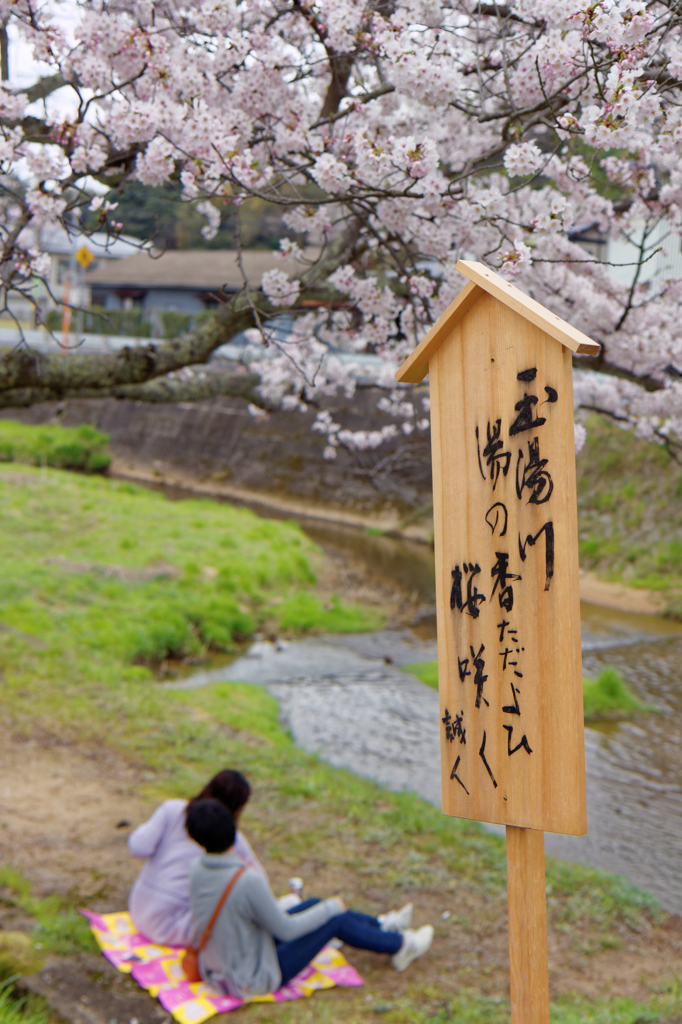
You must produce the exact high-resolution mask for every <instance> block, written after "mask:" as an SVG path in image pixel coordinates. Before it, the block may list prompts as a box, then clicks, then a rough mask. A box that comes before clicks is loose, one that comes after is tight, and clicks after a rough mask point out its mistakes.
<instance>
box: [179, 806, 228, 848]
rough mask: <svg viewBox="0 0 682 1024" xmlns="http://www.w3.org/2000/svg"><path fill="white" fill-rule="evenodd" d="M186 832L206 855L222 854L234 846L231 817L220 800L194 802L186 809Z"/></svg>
mask: <svg viewBox="0 0 682 1024" xmlns="http://www.w3.org/2000/svg"><path fill="white" fill-rule="evenodd" d="M187 832H188V833H189V835H190V836H191V838H192V839H193V840H194V842H195V843H198V844H199V846H203V848H204V849H205V850H206V852H207V853H224V852H225V850H229V848H230V847H231V846H233V845H234V837H235V835H236V829H235V827H234V821H233V820H232V815H231V814H230V812H229V811H228V809H227V807H226V806H225V804H223V803H221V802H220V800H211V799H209V800H195V801H193V803H191V804H190V806H189V807H188V808H187Z"/></svg>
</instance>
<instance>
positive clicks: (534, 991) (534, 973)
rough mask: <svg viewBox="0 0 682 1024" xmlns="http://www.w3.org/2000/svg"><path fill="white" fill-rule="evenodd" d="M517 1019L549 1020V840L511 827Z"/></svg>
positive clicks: (542, 1023) (521, 1023)
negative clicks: (547, 895) (547, 860)
mask: <svg viewBox="0 0 682 1024" xmlns="http://www.w3.org/2000/svg"><path fill="white" fill-rule="evenodd" d="M507 902H508V906H509V979H510V982H511V988H510V995H511V1024H549V975H548V972H547V900H546V897H545V839H544V836H543V834H542V832H534V831H533V829H530V828H514V827H512V826H509V827H508V828H507Z"/></svg>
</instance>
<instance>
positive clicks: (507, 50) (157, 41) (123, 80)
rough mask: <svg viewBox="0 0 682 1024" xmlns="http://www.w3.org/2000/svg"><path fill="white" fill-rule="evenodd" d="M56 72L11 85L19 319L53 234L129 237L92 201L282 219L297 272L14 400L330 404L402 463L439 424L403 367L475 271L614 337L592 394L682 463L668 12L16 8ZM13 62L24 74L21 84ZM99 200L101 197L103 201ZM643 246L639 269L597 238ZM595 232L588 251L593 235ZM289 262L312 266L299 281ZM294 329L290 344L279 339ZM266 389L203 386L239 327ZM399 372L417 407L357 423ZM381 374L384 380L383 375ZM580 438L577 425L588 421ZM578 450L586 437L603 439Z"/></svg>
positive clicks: (329, 428) (29, 373)
mask: <svg viewBox="0 0 682 1024" xmlns="http://www.w3.org/2000/svg"><path fill="white" fill-rule="evenodd" d="M0 8H1V12H0V13H1V14H2V18H3V19H4V23H5V24H6V26H7V31H8V32H9V34H10V38H17V37H18V36H19V35H20V36H21V38H22V39H23V40H24V41H25V44H26V45H30V46H31V47H32V49H33V54H34V59H35V60H36V61H37V62H39V64H40V67H41V68H42V69H43V72H42V74H41V76H39V77H37V79H36V81H35V83H34V84H33V85H31V86H30V87H29V88H25V89H21V90H19V89H17V88H13V87H12V85H11V82H5V83H4V85H3V87H2V89H1V90H0V132H1V138H0V159H1V160H2V178H1V179H0V188H1V190H2V200H1V201H2V218H1V223H0V233H1V236H2V259H1V262H0V279H1V284H2V299H1V300H0V306H3V305H4V308H5V309H6V310H7V309H10V308H11V299H12V295H13V294H16V293H20V294H22V295H24V296H30V295H31V294H32V293H33V287H34V283H35V280H36V278H41V277H42V278H44V276H45V271H46V262H45V261H46V257H45V255H44V254H43V253H41V251H40V229H41V228H42V227H43V226H45V225H53V224H55V223H61V224H62V225H63V226H65V227H66V228H67V230H75V229H76V228H77V227H78V230H82V227H81V223H82V216H83V213H84V211H85V209H86V208H87V209H88V210H89V211H90V212H91V213H94V214H95V215H96V217H97V219H98V230H100V231H106V232H108V233H109V234H110V235H111V236H112V237H115V236H116V235H117V233H119V232H120V231H121V230H122V225H121V223H120V222H118V221H117V220H116V208H115V202H113V201H112V199H111V194H110V192H109V193H108V196H109V198H106V199H104V198H103V197H102V196H101V195H100V194H95V193H96V192H97V189H96V188H95V185H96V184H97V183H99V185H100V186H101V185H104V186H106V188H107V189H109V190H112V189H119V190H123V189H125V188H126V184H127V183H128V182H133V181H137V182H142V183H146V184H150V185H159V184H162V183H168V182H169V183H172V184H174V185H175V186H176V187H177V189H178V193H179V196H180V198H181V200H182V201H184V202H187V203H192V204H194V205H195V207H196V209H197V210H198V211H199V212H200V213H201V214H203V215H204V216H205V218H206V226H205V228H204V234H205V235H206V237H211V236H212V235H214V234H215V232H216V231H217V228H218V225H219V223H220V219H221V216H222V212H223V211H224V209H225V208H227V207H231V208H232V209H233V211H234V212H235V215H236V218H237V223H238V216H239V209H240V206H241V205H242V204H243V203H244V202H245V201H248V199H249V197H252V196H255V197H259V198H260V199H264V200H267V201H268V202H271V203H277V204H279V206H280V207H281V208H282V210H283V220H284V223H285V224H286V227H287V233H288V237H284V238H282V241H281V259H282V268H281V270H275V271H270V272H268V273H267V274H265V275H264V276H263V280H262V282H261V287H260V289H258V290H254V289H249V288H248V287H247V286H246V284H245V287H244V290H243V292H242V293H240V295H239V296H237V297H236V298H232V299H230V300H229V301H226V302H225V303H224V304H223V305H222V306H221V308H220V310H219V312H218V314H217V315H216V317H215V320H214V321H213V322H212V323H211V324H210V325H208V326H205V327H204V328H203V329H201V330H198V331H196V332H194V333H193V334H189V335H185V336H183V337H181V338H178V339H175V340H172V341H169V342H159V343H154V344H150V345H148V346H146V347H143V348H138V349H134V350H133V349H126V350H124V351H122V352H120V353H116V354H106V355H104V354H102V355H79V354H78V353H72V354H71V355H69V356H68V357H64V356H62V355H61V354H60V353H59V352H58V351H57V350H56V348H55V352H54V353H53V354H38V353H35V352H32V351H31V350H30V348H29V347H28V346H27V345H25V344H22V345H20V346H18V347H17V348H16V349H15V350H14V351H13V352H11V353H8V354H6V355H4V356H3V358H2V359H0V405H3V406H11V405H26V404H30V403H32V402H35V401H40V400H44V399H48V398H54V397H63V396H70V395H77V396H86V395H87V396H91V395H102V396H105V395H114V396H119V397H126V396H127V397H137V398H143V399H148V400H157V401H167V400H175V399H176V398H184V399H187V398H202V397H208V396H209V395H214V394H239V395H243V396H244V397H245V398H246V399H248V400H249V401H250V402H251V407H252V408H254V409H256V407H258V406H265V407H267V406H269V405H279V406H283V407H284V408H286V409H292V410H294V409H296V408H302V407H305V406H309V405H310V404H313V405H316V404H317V405H319V407H320V413H319V415H318V417H317V420H316V423H315V429H317V430H319V431H321V432H322V433H323V434H324V435H325V436H326V439H327V448H326V454H327V456H328V457H330V458H333V457H334V455H335V451H336V449H337V448H338V446H339V445H345V446H347V447H356V448H357V447H360V448H362V447H377V446H378V445H379V444H381V443H382V442H383V441H385V440H386V439H387V438H390V437H395V436H396V435H397V434H398V433H402V434H405V435H409V434H411V433H413V432H417V434H418V433H419V432H420V431H423V430H425V429H427V427H428V416H427V412H428V402H427V401H426V400H424V401H422V400H415V398H414V396H410V395H406V394H405V393H404V392H403V391H402V390H401V389H398V388H396V387H395V386H394V383H393V372H394V369H395V365H396V363H397V362H399V361H400V360H401V359H402V358H403V357H404V356H405V355H406V354H407V353H408V352H409V351H411V349H412V348H413V347H414V346H415V345H416V344H417V343H418V342H419V340H420V338H421V337H422V336H423V334H424V332H425V331H426V330H427V329H428V327H429V325H430V324H431V323H432V322H433V321H434V320H435V319H436V318H437V317H438V316H439V315H440V314H441V313H442V311H443V310H444V309H445V308H446V307H447V305H448V304H449V303H450V302H451V301H452V299H453V298H454V297H455V295H456V294H457V292H458V291H459V290H460V288H461V287H462V285H463V283H464V282H463V280H462V278H461V277H460V276H459V274H458V273H457V271H456V270H455V264H456V261H457V259H458V258H460V257H465V258H472V257H473V258H478V259H480V260H483V261H485V262H486V263H488V264H489V265H490V266H492V267H493V268H495V269H498V270H501V271H502V272H503V273H505V274H507V275H509V276H511V277H514V278H515V279H516V283H517V284H518V285H519V286H520V287H521V288H523V289H525V290H526V291H527V292H529V293H530V294H532V295H533V296H534V297H535V298H537V299H538V300H539V301H541V302H543V303H545V304H546V305H547V306H549V307H550V308H552V309H553V310H554V311H555V312H557V313H558V314H559V315H560V316H562V317H564V318H565V319H567V320H569V321H570V322H572V323H573V324H575V325H576V326H577V327H579V328H580V329H581V330H583V331H585V333H587V334H589V335H590V336H591V337H593V338H595V339H596V340H598V341H600V342H601V343H602V351H601V355H600V356H599V357H598V358H597V359H594V360H592V361H591V363H589V362H586V361H585V360H583V361H582V362H580V364H579V369H578V370H577V371H576V375H575V377H576V389H575V390H576V402H577V404H578V405H580V406H581V407H583V408H586V409H597V410H601V411H603V412H606V413H608V414H609V415H611V416H613V417H615V418H616V419H618V420H619V421H621V422H622V423H623V424H625V425H631V426H634V427H635V429H636V430H637V432H638V433H639V434H640V435H642V436H646V437H650V438H653V439H657V440H659V441H662V442H665V443H667V444H668V445H669V446H671V447H672V448H674V449H677V448H678V447H679V441H678V439H679V438H681V437H682V382H681V378H682V327H681V325H680V299H681V297H682V282H681V281H680V280H676V279H674V278H673V279H670V280H669V279H666V277H665V275H660V274H659V275H658V276H657V277H656V278H654V279H653V280H652V278H651V275H650V274H649V272H648V268H649V266H650V265H651V260H652V257H653V256H654V254H655V253H656V252H657V251H658V250H659V249H660V248H661V247H664V248H665V247H668V248H669V249H670V251H671V252H672V251H673V250H674V251H677V250H678V249H679V247H680V233H681V232H682V216H681V212H680V211H681V204H682V169H681V168H682V159H681V158H682V105H681V104H682V34H681V31H680V23H681V19H682V9H680V7H679V5H677V4H675V3H672V2H671V0H598V2H595V0H509V2H507V3H497V2H484V0H310V2H308V0H243V2H237V0H186V2H180V0H159V2H154V0H112V2H111V3H109V2H107V0H99V2H92V0H81V2H80V3H78V5H77V6H75V5H74V4H73V3H69V4H68V5H60V4H59V3H58V2H57V0H49V2H47V0H46V2H45V3H44V4H43V5H41V4H40V3H39V2H38V0H0ZM10 70H11V69H10ZM101 191H102V189H101V188H99V192H101ZM587 227H592V228H594V229H596V230H598V231H600V232H601V233H603V234H604V235H607V236H610V237H612V238H614V239H617V238H621V239H625V240H627V241H628V243H629V245H630V251H632V252H633V253H634V255H633V257H632V259H631V260H627V261H625V262H628V263H631V264H632V265H631V266H629V268H627V274H626V275H625V283H623V275H622V274H621V276H620V277H619V278H616V277H614V275H613V273H612V268H611V267H609V266H608V265H605V264H604V263H600V262H598V261H597V260H596V259H595V258H594V257H593V256H591V255H590V254H589V253H588V252H587V251H586V250H585V248H583V247H581V245H580V244H579V243H578V242H577V241H576V240H575V235H576V233H577V232H579V231H580V230H581V229H584V228H587ZM572 239H573V240H572ZM292 262H293V264H294V266H295V267H296V268H297V270H296V272H295V273H294V272H292V271H291V269H290V268H291V266H292ZM282 313H287V314H294V318H293V330H292V333H291V334H289V335H288V336H287V337H286V338H285V340H283V339H282V336H281V331H277V330H275V329H274V328H273V320H274V319H275V318H277V317H278V316H280V317H281V315H282ZM244 329H246V330H248V331H250V335H249V337H250V339H251V341H252V342H253V344H254V345H260V346H262V357H261V358H260V359H257V360H255V361H254V362H252V363H251V364H250V367H249V372H243V373H234V372H232V373H205V374H201V373H197V372H196V369H194V370H183V368H187V367H194V368H196V366H197V365H198V364H201V363H204V362H206V361H207V360H208V359H209V358H210V356H211V353H212V352H214V351H215V350H216V349H217V348H218V347H219V346H220V345H221V344H223V343H224V342H226V341H228V340H229V339H230V338H231V337H233V336H234V335H235V334H236V333H237V332H239V331H241V330H244ZM367 353H371V354H372V355H374V356H378V357H379V360H380V364H379V368H378V369H377V370H376V374H375V378H376V380H375V383H376V384H377V385H378V386H380V387H381V388H383V389H384V397H383V398H382V399H381V402H382V406H381V408H382V410H383V411H384V412H386V413H388V414H390V416H391V417H392V419H391V422H390V423H389V425H388V426H386V427H384V428H383V429H382V430H377V431H375V432H373V433H372V434H371V435H370V434H367V433H362V434H354V433H352V432H350V431H343V430H342V429H341V427H340V426H339V424H337V423H335V422H334V419H333V417H332V416H331V415H330V414H329V412H327V411H325V408H324V402H323V399H324V398H325V397H326V396H329V395H330V394H332V393H335V392H336V391H337V390H338V389H344V390H345V392H346V393H347V394H351V393H352V391H353V389H354V388H355V387H356V386H357V377H358V374H357V372H354V370H353V357H355V356H359V355H361V354H367ZM382 367H383V369H382ZM579 432H580V431H579ZM578 440H580V439H579V438H578Z"/></svg>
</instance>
